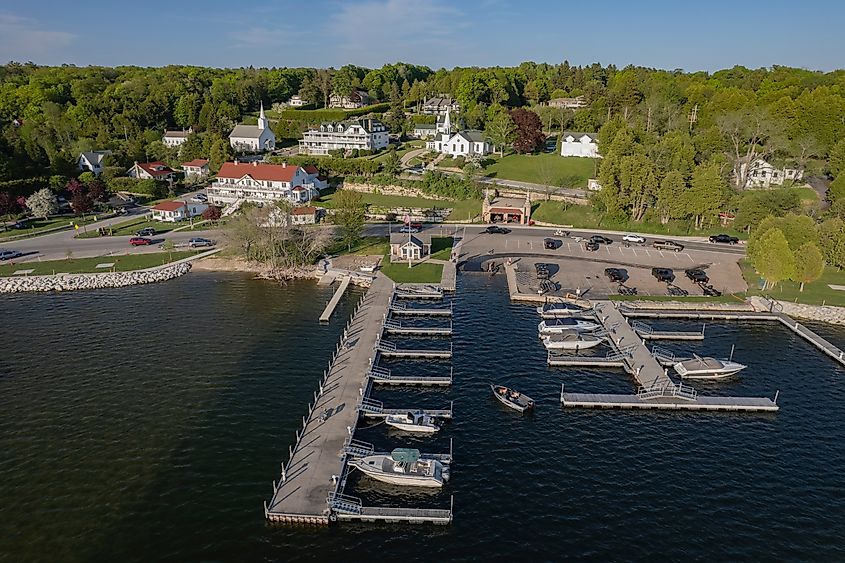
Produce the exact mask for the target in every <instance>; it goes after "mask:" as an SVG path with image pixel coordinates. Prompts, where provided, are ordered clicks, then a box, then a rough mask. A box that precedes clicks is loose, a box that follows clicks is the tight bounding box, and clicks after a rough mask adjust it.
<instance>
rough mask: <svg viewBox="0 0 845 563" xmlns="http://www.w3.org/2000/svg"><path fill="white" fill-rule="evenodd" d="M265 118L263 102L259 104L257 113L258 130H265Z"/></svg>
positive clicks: (266, 125)
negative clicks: (259, 107) (259, 109)
mask: <svg viewBox="0 0 845 563" xmlns="http://www.w3.org/2000/svg"><path fill="white" fill-rule="evenodd" d="M267 127H268V123H267V116H266V115H264V102H263V101H262V102H261V111H259V112H258V128H259V129H261V130H264V129H267Z"/></svg>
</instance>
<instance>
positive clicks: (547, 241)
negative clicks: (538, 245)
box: [543, 238, 563, 250]
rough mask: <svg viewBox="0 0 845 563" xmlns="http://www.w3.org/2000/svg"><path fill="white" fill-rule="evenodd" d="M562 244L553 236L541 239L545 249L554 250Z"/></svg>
mask: <svg viewBox="0 0 845 563" xmlns="http://www.w3.org/2000/svg"><path fill="white" fill-rule="evenodd" d="M561 246H563V243H562V242H561V241H559V240H557V239H555V238H544V239H543V248H545V249H547V250H556V249H557V248H558V247H561Z"/></svg>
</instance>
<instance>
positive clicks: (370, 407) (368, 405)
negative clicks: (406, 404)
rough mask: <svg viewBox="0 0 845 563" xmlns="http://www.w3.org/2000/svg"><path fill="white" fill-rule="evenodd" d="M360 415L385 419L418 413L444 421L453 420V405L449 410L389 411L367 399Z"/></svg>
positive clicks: (382, 404) (380, 403) (362, 404)
mask: <svg viewBox="0 0 845 563" xmlns="http://www.w3.org/2000/svg"><path fill="white" fill-rule="evenodd" d="M358 409H359V411H360V415H361V416H362V417H364V418H385V417H388V416H392V415H397V414H406V413H409V412H410V413H418V414H425V415H428V416H431V417H434V418H439V419H443V420H451V418H452V404H450V405H449V408H448V409H388V408H385V407H384V403H382V402H381V401H377V400H375V399H370V398H369V397H365V398H364V400H363V401H361V406H360V407H358Z"/></svg>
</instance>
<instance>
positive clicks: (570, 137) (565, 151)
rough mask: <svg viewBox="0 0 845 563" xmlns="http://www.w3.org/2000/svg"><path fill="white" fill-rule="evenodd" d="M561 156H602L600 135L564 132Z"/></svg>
mask: <svg viewBox="0 0 845 563" xmlns="http://www.w3.org/2000/svg"><path fill="white" fill-rule="evenodd" d="M560 156H579V157H583V158H601V155H600V154H599V137H598V135H596V134H595V133H575V132H572V131H566V132H564V134H563V140H562V141H561V142H560Z"/></svg>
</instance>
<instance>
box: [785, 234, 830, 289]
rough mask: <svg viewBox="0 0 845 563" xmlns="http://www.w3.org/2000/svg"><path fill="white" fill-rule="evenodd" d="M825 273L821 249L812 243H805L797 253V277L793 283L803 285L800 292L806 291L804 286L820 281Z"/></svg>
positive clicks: (795, 276) (794, 277)
mask: <svg viewBox="0 0 845 563" xmlns="http://www.w3.org/2000/svg"><path fill="white" fill-rule="evenodd" d="M823 272H824V257H822V253H821V251H820V250H819V247H818V246H816V245H815V244H813V243H812V242H805V243H804V244H802V245H801V246H800V247H799V248H798V250H796V251H795V275H794V276H793V277H792V280H793V281H797V282H799V283H800V284H801V287H800V289H799V291H804V284H805V283H810V282H814V281H816V280H817V279H819V278H820V277H821V275H822V273H823Z"/></svg>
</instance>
